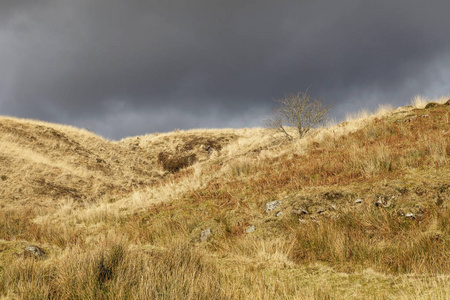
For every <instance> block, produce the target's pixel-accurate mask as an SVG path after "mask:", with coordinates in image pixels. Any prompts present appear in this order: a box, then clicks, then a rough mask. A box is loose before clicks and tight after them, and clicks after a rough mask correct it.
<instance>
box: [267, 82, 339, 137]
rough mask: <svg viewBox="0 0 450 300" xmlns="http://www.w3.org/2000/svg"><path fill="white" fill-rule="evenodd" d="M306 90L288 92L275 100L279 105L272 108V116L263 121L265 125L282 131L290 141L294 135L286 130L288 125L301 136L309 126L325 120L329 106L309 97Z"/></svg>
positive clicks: (308, 129)
mask: <svg viewBox="0 0 450 300" xmlns="http://www.w3.org/2000/svg"><path fill="white" fill-rule="evenodd" d="M307 92H308V90H306V92H298V93H296V94H289V95H287V96H285V97H284V99H279V100H275V101H276V102H278V103H279V104H280V105H279V106H278V107H276V108H275V109H274V110H273V115H272V117H270V118H268V119H266V120H265V121H264V124H265V126H266V127H267V128H271V129H274V130H276V131H279V132H281V133H283V134H284V135H285V136H286V138H287V139H289V140H291V141H292V140H293V139H294V137H293V136H292V135H291V134H290V133H289V132H288V131H287V130H286V129H287V128H288V127H294V128H295V129H296V132H297V134H298V137H299V138H302V137H304V136H305V134H306V133H308V131H310V130H311V128H313V127H314V126H316V125H319V124H321V123H323V122H325V121H326V120H327V119H328V117H327V115H328V112H329V111H330V108H331V106H330V105H324V104H322V102H321V101H320V100H318V99H311V98H310V97H309V96H308V95H307Z"/></svg>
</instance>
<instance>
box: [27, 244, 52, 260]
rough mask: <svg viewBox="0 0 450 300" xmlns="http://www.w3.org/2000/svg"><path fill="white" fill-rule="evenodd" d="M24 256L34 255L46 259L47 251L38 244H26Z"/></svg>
mask: <svg viewBox="0 0 450 300" xmlns="http://www.w3.org/2000/svg"><path fill="white" fill-rule="evenodd" d="M24 256H25V257H33V258H37V259H44V258H46V257H47V255H46V254H45V251H44V250H42V249H41V248H39V247H38V246H26V247H25V252H24Z"/></svg>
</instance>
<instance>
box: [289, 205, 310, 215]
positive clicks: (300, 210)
mask: <svg viewBox="0 0 450 300" xmlns="http://www.w3.org/2000/svg"><path fill="white" fill-rule="evenodd" d="M292 213H293V214H294V215H297V216H301V215H307V214H308V212H307V211H306V210H304V209H303V208H301V207H299V208H297V209H295V208H294V209H293V210H292Z"/></svg>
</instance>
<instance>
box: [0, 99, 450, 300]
mask: <svg viewBox="0 0 450 300" xmlns="http://www.w3.org/2000/svg"><path fill="white" fill-rule="evenodd" d="M437 102H439V103H438V104H436V105H433V104H428V105H426V104H427V101H425V100H423V99H420V98H417V99H416V101H415V103H414V105H413V106H409V107H402V108H398V109H395V110H393V109H381V110H380V111H378V112H377V113H375V114H361V115H359V116H356V117H349V118H348V120H347V121H345V122H343V123H340V124H337V125H334V126H329V127H327V128H321V129H316V130H314V131H313V132H312V133H311V134H310V135H309V136H308V137H306V138H305V139H302V140H299V141H296V142H294V143H292V142H287V141H285V140H284V139H283V137H282V136H280V135H278V134H276V133H273V132H271V131H269V130H266V129H259V128H255V129H239V130H232V129H223V130H189V131H174V132H170V133H164V134H151V135H145V136H138V137H130V138H126V139H123V140H121V141H108V140H105V139H103V138H102V137H100V136H97V135H95V134H94V133H92V132H89V131H86V130H81V129H77V128H73V127H70V126H63V125H57V124H50V123H45V122H41V121H35V120H23V119H16V118H9V117H0V298H4V299H17V298H19V299H128V298H129V299H155V298H157V299H159V298H161V299H330V298H332V299H349V298H356V299H371V298H372V299H383V298H387V299H390V298H392V299H399V298H400V299H402V298H403V299H415V298H416V299H448V298H449V297H450V121H449V118H450V102H448V101H447V99H444V98H442V99H440V100H439V101H437Z"/></svg>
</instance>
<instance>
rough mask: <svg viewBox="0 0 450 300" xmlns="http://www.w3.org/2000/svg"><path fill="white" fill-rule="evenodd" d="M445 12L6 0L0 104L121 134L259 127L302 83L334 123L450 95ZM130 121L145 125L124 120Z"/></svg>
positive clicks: (430, 6)
mask: <svg viewBox="0 0 450 300" xmlns="http://www.w3.org/2000/svg"><path fill="white" fill-rule="evenodd" d="M17 2H20V3H21V4H17ZM449 10H450V3H449V2H448V1H420V0H412V1H387V0H381V1H356V0H344V1H331V0H327V1H258V2H242V1H235V0H233V1H217V0H213V1H206V0H197V1H190V2H187V1H178V0H175V1H170V3H169V2H167V1H166V2H163V1H137V0H131V1H119V0H111V1H88V0H78V1H74V0H62V1H54V0H53V1H51V0H48V1H42V2H41V1H40V2H39V4H36V1H23V2H22V1H6V2H2V3H1V4H0V17H1V18H0V19H1V20H2V21H0V55H1V57H2V58H0V63H1V65H2V68H1V71H0V88H1V89H2V92H0V109H2V110H3V111H4V113H10V114H14V115H17V116H24V117H34V118H42V119H46V120H49V121H57V122H63V123H71V124H76V125H78V126H81V127H87V126H83V125H88V124H90V126H94V127H96V128H98V131H99V132H100V133H101V134H104V135H107V136H109V137H114V138H120V137H123V136H124V135H135V134H142V133H145V132H151V131H152V130H154V131H165V130H172V129H174V128H183V129H186V128H190V127H230V124H229V120H233V122H235V124H239V125H240V126H250V125H256V124H254V123H255V122H254V120H253V119H254V118H256V116H259V115H263V114H264V113H266V112H268V111H269V109H270V106H271V105H272V100H273V98H278V97H282V96H283V95H284V94H285V93H289V92H294V91H297V90H304V89H306V88H307V87H308V86H311V88H310V92H311V93H312V94H313V95H315V96H318V97H322V98H324V99H325V100H326V101H328V102H332V103H334V104H335V107H336V109H335V114H336V116H342V115H343V114H344V111H345V110H346V109H352V108H356V107H365V106H369V107H370V106H374V105H376V104H377V102H391V103H393V104H394V105H404V104H406V103H405V102H407V101H408V100H409V98H410V97H411V96H413V95H414V94H417V93H430V94H434V93H436V92H438V91H439V92H440V91H443V92H446V91H445V89H448V79H447V78H448V77H445V74H446V73H445V74H444V73H442V72H443V71H442V70H445V69H446V68H447V69H448V67H450V61H449V60H448V59H446V57H447V54H448V53H449V50H450V40H449V39H448V38H447V37H448V36H450V19H449V18H448V16H447V14H448V11H449ZM438 61H439V62H440V63H439V65H436V62H438ZM436 82H441V84H440V85H439V86H436ZM412 83H413V84H412ZM251 110H258V111H259V113H257V114H254V115H253V116H252V117H251V118H246V117H245V112H248V111H251ZM156 111H157V112H158V113H157V117H150V116H152V115H153V116H154V114H155V112H156ZM215 111H220V114H214V113H212V112H215ZM145 115H148V116H149V117H148V118H145ZM130 116H135V117H134V119H135V120H142V121H140V122H141V123H140V124H141V125H139V126H138V125H136V124H135V125H134V126H133V124H132V122H129V121H123V122H121V121H120V120H122V119H121V118H123V119H125V118H129V119H130V120H132V119H133V117H130ZM249 119H251V120H249ZM100 120H101V121H100ZM239 120H242V121H239ZM147 122H148V123H147ZM120 124H122V125H120ZM111 128H114V129H113V130H111Z"/></svg>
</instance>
